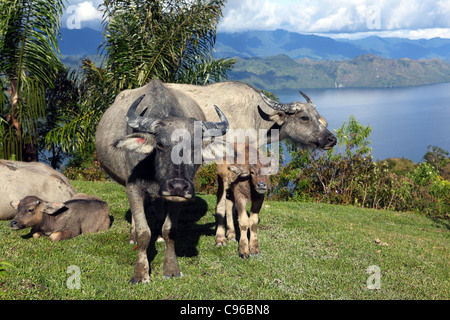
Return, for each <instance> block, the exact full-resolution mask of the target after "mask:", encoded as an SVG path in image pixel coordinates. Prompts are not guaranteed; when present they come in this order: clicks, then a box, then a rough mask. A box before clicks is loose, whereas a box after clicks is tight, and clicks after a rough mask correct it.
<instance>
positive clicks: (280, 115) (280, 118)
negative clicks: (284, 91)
mask: <svg viewBox="0 0 450 320" xmlns="http://www.w3.org/2000/svg"><path fill="white" fill-rule="evenodd" d="M285 119H286V113H285V112H283V111H277V112H275V113H274V114H272V115H270V120H272V121H274V122H275V123H276V124H278V125H279V126H281V125H282V124H283V123H284V120H285Z"/></svg>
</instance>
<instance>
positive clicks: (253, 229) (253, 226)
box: [249, 212, 259, 255]
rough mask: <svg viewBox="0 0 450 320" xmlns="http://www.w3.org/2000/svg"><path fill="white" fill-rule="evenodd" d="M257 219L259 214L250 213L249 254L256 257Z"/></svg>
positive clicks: (257, 246)
mask: <svg viewBox="0 0 450 320" xmlns="http://www.w3.org/2000/svg"><path fill="white" fill-rule="evenodd" d="M258 219H259V214H258V213H257V212H251V213H250V219H249V229H250V254H251V255H258V254H259V245H258V236H257V229H258Z"/></svg>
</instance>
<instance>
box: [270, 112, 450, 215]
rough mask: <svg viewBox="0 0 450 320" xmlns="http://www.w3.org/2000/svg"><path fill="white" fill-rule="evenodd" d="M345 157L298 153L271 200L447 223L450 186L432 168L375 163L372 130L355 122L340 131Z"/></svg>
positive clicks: (275, 185) (329, 153)
mask: <svg viewBox="0 0 450 320" xmlns="http://www.w3.org/2000/svg"><path fill="white" fill-rule="evenodd" d="M337 132H338V134H337V137H338V140H339V146H344V147H345V152H344V155H342V154H340V153H339V154H335V153H334V151H331V150H330V151H327V152H324V151H318V150H310V149H295V147H294V148H293V147H291V149H292V150H291V152H290V153H291V157H292V160H291V162H290V163H289V164H287V165H286V166H284V167H283V168H281V170H280V172H279V173H278V174H276V175H275V176H272V177H271V181H272V189H271V190H270V199H275V200H293V201H310V200H314V201H317V202H327V203H331V204H343V205H357V206H361V207H366V208H375V209H392V210H398V211H416V212H420V213H423V214H426V215H429V216H432V217H439V218H448V215H449V212H450V182H449V181H447V180H445V179H444V178H442V176H440V175H439V172H438V171H437V170H436V169H435V168H434V167H433V165H431V164H430V163H427V162H424V163H422V164H420V165H412V162H411V163H409V162H410V161H404V159H403V160H402V161H401V162H402V163H404V164H405V166H402V168H400V167H399V168H396V170H394V169H393V168H394V167H396V165H395V163H394V162H393V161H392V160H387V161H379V162H374V161H373V158H372V156H371V150H370V148H369V147H368V140H367V138H368V136H369V134H370V129H369V128H367V127H364V126H361V125H360V124H359V123H358V122H357V121H356V120H355V119H354V118H352V117H351V118H350V121H349V124H348V125H347V124H346V123H344V124H343V126H342V127H341V128H340V129H338V130H337Z"/></svg>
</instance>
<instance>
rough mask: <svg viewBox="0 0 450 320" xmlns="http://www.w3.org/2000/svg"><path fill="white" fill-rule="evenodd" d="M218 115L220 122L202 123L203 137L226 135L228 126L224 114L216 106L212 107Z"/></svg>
mask: <svg viewBox="0 0 450 320" xmlns="http://www.w3.org/2000/svg"><path fill="white" fill-rule="evenodd" d="M214 109H216V112H217V114H218V115H219V118H220V122H206V121H204V122H202V128H203V137H214V136H223V135H224V134H225V133H227V131H228V128H229V127H230V124H229V123H228V119H227V117H226V116H225V114H224V113H223V112H222V110H220V109H219V108H218V107H217V106H214Z"/></svg>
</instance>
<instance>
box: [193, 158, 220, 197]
mask: <svg viewBox="0 0 450 320" xmlns="http://www.w3.org/2000/svg"><path fill="white" fill-rule="evenodd" d="M194 186H195V191H196V192H203V193H209V194H215V193H216V192H217V164H216V163H215V162H213V163H211V164H205V165H202V167H201V168H200V169H199V170H198V171H197V172H196V174H195V176H194Z"/></svg>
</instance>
